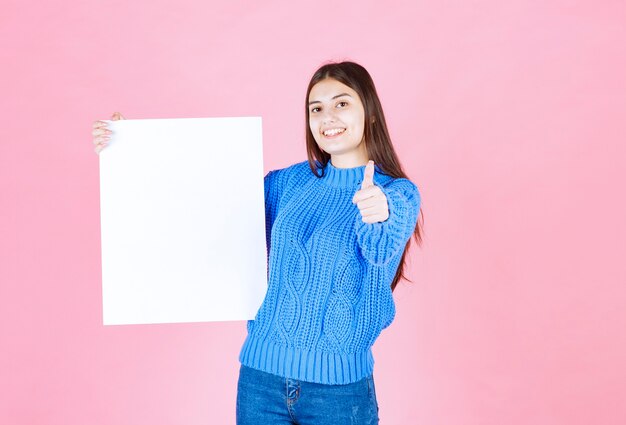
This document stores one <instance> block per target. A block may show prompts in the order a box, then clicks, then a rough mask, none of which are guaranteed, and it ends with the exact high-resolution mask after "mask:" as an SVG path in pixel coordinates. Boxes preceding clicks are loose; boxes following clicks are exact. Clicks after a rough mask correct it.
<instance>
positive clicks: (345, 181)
mask: <svg viewBox="0 0 626 425" xmlns="http://www.w3.org/2000/svg"><path fill="white" fill-rule="evenodd" d="M374 171H375V172H374V174H376V173H380V168H378V166H377V165H375V166H374ZM364 174H365V165H361V166H360V167H351V168H336V167H335V166H334V165H333V164H332V163H331V161H330V159H329V160H328V162H327V163H326V166H325V167H324V176H323V177H322V180H323V181H324V183H326V184H328V185H330V186H336V187H354V186H358V185H360V184H361V182H362V181H363V175H364Z"/></svg>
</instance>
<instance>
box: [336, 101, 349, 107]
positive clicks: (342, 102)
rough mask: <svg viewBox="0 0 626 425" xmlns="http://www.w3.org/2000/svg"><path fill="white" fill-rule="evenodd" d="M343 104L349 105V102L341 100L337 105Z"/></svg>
mask: <svg viewBox="0 0 626 425" xmlns="http://www.w3.org/2000/svg"><path fill="white" fill-rule="evenodd" d="M341 104H343V105H344V106H345V105H347V104H348V102H344V101H341V102H339V103H338V104H337V105H341Z"/></svg>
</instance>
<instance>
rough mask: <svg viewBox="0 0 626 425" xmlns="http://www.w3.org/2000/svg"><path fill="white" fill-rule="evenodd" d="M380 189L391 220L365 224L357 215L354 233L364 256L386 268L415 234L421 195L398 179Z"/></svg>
mask: <svg viewBox="0 0 626 425" xmlns="http://www.w3.org/2000/svg"><path fill="white" fill-rule="evenodd" d="M378 187H379V188H380V189H381V190H382V192H383V193H384V194H385V196H386V197H387V205H388V208H389V217H388V218H387V219H386V220H385V221H382V222H377V223H365V222H364V221H363V218H362V216H361V214H357V215H356V221H355V231H356V236H357V242H358V245H359V248H360V249H361V253H362V255H363V257H365V259H367V261H369V262H371V263H372V264H375V265H384V264H386V263H388V262H389V261H390V260H391V259H392V258H394V257H395V256H396V255H397V254H398V253H400V252H402V250H404V247H405V246H406V243H407V242H408V240H409V238H410V237H411V235H412V234H413V232H414V231H415V225H416V224H417V216H418V214H419V209H420V204H421V196H420V193H419V190H418V189H417V186H415V185H414V184H413V183H412V182H411V181H410V180H408V179H403V178H399V179H396V180H394V181H392V182H391V183H390V184H388V185H387V186H385V187H383V186H378Z"/></svg>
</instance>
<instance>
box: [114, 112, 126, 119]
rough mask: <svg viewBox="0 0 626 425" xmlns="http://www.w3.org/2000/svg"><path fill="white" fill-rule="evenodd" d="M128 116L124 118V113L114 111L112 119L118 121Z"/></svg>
mask: <svg viewBox="0 0 626 425" xmlns="http://www.w3.org/2000/svg"><path fill="white" fill-rule="evenodd" d="M124 119H126V118H124V117H123V116H122V114H120V113H119V112H115V113H113V115H112V116H111V121H118V120H124Z"/></svg>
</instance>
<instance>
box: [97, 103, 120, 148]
mask: <svg viewBox="0 0 626 425" xmlns="http://www.w3.org/2000/svg"><path fill="white" fill-rule="evenodd" d="M123 119H124V117H123V116H122V114H120V113H119V112H115V113H114V114H113V115H112V116H111V121H117V120H123ZM111 133H112V132H111V130H109V129H108V128H107V122H106V121H94V123H93V131H92V132H91V134H92V135H93V144H94V145H96V148H95V151H96V153H97V154H99V153H100V151H101V150H102V149H104V148H105V147H106V146H107V144H108V143H109V140H111V136H110V135H111Z"/></svg>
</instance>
